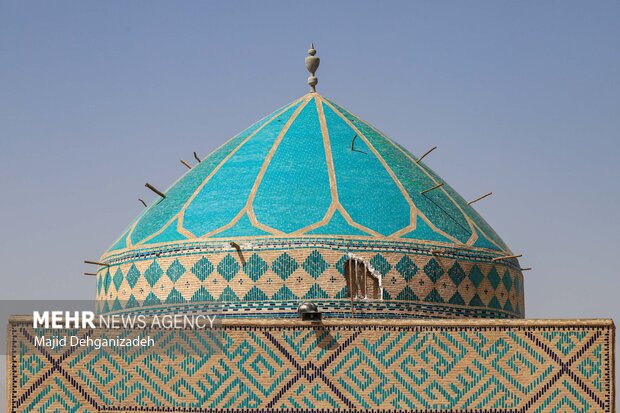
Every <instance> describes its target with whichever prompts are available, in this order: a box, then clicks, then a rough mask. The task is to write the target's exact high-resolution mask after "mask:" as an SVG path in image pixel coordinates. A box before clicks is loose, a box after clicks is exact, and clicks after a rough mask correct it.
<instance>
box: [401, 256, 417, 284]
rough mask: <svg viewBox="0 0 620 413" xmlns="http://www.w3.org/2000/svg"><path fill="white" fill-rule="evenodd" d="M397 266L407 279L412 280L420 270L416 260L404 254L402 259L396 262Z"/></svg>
mask: <svg viewBox="0 0 620 413" xmlns="http://www.w3.org/2000/svg"><path fill="white" fill-rule="evenodd" d="M395 268H396V271H398V272H399V273H400V275H402V276H403V278H404V279H405V280H406V281H411V280H412V279H413V276H414V275H416V273H417V272H418V266H417V265H415V262H413V260H412V259H411V258H409V257H408V256H406V255H403V257H402V258H401V259H400V261H398V263H397V264H396V266H395Z"/></svg>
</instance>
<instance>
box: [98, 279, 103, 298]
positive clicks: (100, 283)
mask: <svg viewBox="0 0 620 413" xmlns="http://www.w3.org/2000/svg"><path fill="white" fill-rule="evenodd" d="M101 287H103V275H98V276H97V294H101Z"/></svg>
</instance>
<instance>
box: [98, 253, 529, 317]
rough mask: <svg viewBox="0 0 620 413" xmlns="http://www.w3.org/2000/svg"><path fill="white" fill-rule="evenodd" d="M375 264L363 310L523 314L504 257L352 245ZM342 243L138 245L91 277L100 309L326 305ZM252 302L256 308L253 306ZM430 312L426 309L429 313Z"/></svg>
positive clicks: (339, 297)
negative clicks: (378, 296)
mask: <svg viewBox="0 0 620 413" xmlns="http://www.w3.org/2000/svg"><path fill="white" fill-rule="evenodd" d="M356 254H358V255H360V256H364V257H367V258H368V261H369V263H370V264H371V265H372V266H373V267H374V268H375V269H376V270H377V271H379V272H380V273H381V274H382V277H383V281H382V282H383V299H382V300H378V301H372V302H368V303H358V304H356V305H359V306H361V307H365V308H366V310H367V311H366V312H364V311H362V316H363V315H364V314H370V313H372V312H382V313H384V315H383V317H402V316H406V315H408V316H420V317H423V316H425V314H426V313H427V311H426V310H425V308H429V311H430V307H429V306H430V305H433V306H435V307H436V309H437V313H436V316H442V315H443V316H446V317H459V316H460V317H500V318H514V317H517V318H520V317H523V309H524V308H523V307H524V302H523V277H522V275H521V272H520V270H519V269H518V268H515V266H514V263H512V262H510V261H508V262H503V261H500V262H496V263H491V262H489V260H488V259H485V257H483V256H481V257H480V256H479V257H477V256H475V255H470V256H462V255H459V256H450V255H449V254H448V255H433V254H430V253H421V252H418V251H414V250H412V249H409V250H408V249H406V248H402V252H395V251H394V248H393V247H392V246H389V248H386V249H382V248H381V247H380V246H379V247H373V248H371V249H368V250H362V251H358V252H356ZM346 260H347V251H346V250H345V251H342V250H340V251H339V250H336V249H333V248H327V247H319V246H312V247H307V248H295V246H294V244H293V245H292V246H291V245H286V246H284V245H283V246H282V247H281V248H258V247H254V248H252V249H249V250H244V251H241V252H239V251H236V250H234V249H230V250H222V251H213V252H208V251H205V252H200V251H184V252H178V251H177V252H170V253H167V254H159V255H153V256H152V257H151V258H145V257H144V256H143V255H142V254H137V255H136V256H133V257H132V256H126V257H119V258H118V259H116V260H110V261H109V262H110V267H105V268H102V269H101V270H100V271H99V273H98V277H97V298H98V300H99V302H100V308H99V311H100V312H106V313H107V312H118V311H126V310H132V309H136V308H140V307H145V306H146V307H149V308H155V307H160V308H163V307H165V306H166V305H168V306H170V305H182V304H184V303H190V302H191V303H193V305H194V306H195V307H196V308H200V303H202V304H206V305H208V304H213V303H217V304H218V305H219V306H220V308H221V309H222V311H225V312H229V313H231V314H233V313H235V312H241V313H243V314H244V315H245V316H252V315H257V316H261V315H262V316H264V315H265V314H266V311H267V310H272V312H271V315H272V316H273V315H275V314H276V313H277V312H274V311H273V310H277V309H279V310H280V311H279V313H278V314H277V315H278V316H287V315H288V316H296V312H295V310H296V307H297V305H298V304H299V302H296V300H297V301H300V300H313V301H316V302H317V303H319V304H322V306H321V307H322V310H323V311H325V312H326V313H327V314H328V315H330V316H334V317H341V316H344V315H346V314H348V313H349V312H350V308H351V302H350V300H349V299H348V297H349V293H348V290H347V284H346V280H345V278H344V272H345V271H344V265H345V261H346ZM258 307H260V309H261V311H256V310H255V309H257V308H258ZM429 314H430V313H429Z"/></svg>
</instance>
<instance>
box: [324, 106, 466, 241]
mask: <svg viewBox="0 0 620 413" xmlns="http://www.w3.org/2000/svg"><path fill="white" fill-rule="evenodd" d="M325 103H326V104H327V106H329V107H330V108H331V109H332V110H333V111H334V112H335V113H336V114H337V115H338V116H339V117H340V118H341V119H342V120H344V121H345V123H347V124H348V125H349V126H350V127H351V128H352V129H353V131H354V132H356V133H357V134H358V135H359V136H360V137H361V138H362V139H363V140H364V142H366V144H367V145H368V146H369V147H370V148H371V150H372V151H373V153H374V154H375V156H376V157H377V158H378V159H379V160H380V161H381V163H382V165H383V167H384V168H385V169H386V171H387V172H388V174H389V175H390V177H391V178H392V180H394V183H395V184H396V186H398V189H399V190H400V192H401V193H402V194H403V195H404V196H405V199H406V201H407V203H408V204H409V205H410V208H411V210H410V216H409V225H408V226H411V225H415V221H414V220H415V217H416V216H418V215H419V216H420V217H421V218H422V219H423V220H424V221H425V222H426V223H427V224H428V225H429V226H430V227H431V229H432V230H433V231H435V232H436V233H438V234H440V235H442V236H444V237H446V238H447V239H449V240H451V241H453V242H455V243H456V244H463V245H466V244H465V243H463V242H461V241H459V240H458V239H457V238H455V237H453V236H452V235H450V234H448V233H447V232H445V231H442V230H441V229H439V228H437V227H436V226H435V224H433V223H432V222H431V221H430V219H428V218H427V217H426V215H424V214H423V213H422V211H420V210H419V208H417V207H416V206H415V203H414V202H413V200H412V199H411V196H410V195H409V193H408V192H407V191H406V190H405V188H404V187H403V186H402V183H401V182H400V180H399V179H398V177H397V176H396V174H395V173H394V171H393V170H392V168H390V167H389V165H387V162H385V160H384V159H383V157H382V156H381V154H380V153H379V151H378V150H377V149H376V148H375V147H374V145H372V144H371V143H370V141H369V140H368V139H367V138H366V136H365V135H364V134H363V133H362V132H361V131H360V130H359V129H358V128H357V127H356V126H355V125H354V124H353V122H351V121H350V120H349V119H347V117H346V116H345V115H344V114H343V113H342V112H341V111H340V110H338V109H337V108H336V107H335V106H334V105H333V104H332V103H331V102H330V101H329V100H327V99H326V100H325ZM399 231H400V230H399Z"/></svg>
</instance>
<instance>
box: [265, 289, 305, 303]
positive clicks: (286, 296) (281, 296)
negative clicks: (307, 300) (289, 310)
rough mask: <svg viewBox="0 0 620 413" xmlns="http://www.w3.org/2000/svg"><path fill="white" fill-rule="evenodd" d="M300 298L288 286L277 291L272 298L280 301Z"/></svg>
mask: <svg viewBox="0 0 620 413" xmlns="http://www.w3.org/2000/svg"><path fill="white" fill-rule="evenodd" d="M298 298H299V297H297V296H296V295H295V293H293V292H292V291H291V289H290V288H288V287H287V286H286V285H283V286H282V288H280V289H279V290H278V291H276V292H275V293H274V294H273V297H271V299H272V300H279V301H284V300H297V299H298Z"/></svg>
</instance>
